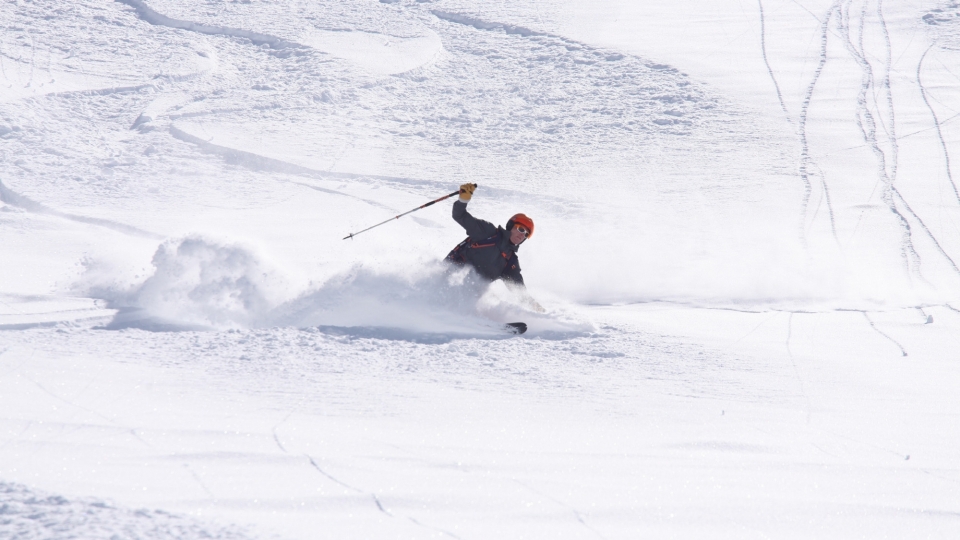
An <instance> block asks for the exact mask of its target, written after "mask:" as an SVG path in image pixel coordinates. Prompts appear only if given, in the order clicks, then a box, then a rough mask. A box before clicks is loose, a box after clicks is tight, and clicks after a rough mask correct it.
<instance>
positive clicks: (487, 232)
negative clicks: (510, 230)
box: [453, 184, 497, 240]
mask: <svg viewBox="0 0 960 540" xmlns="http://www.w3.org/2000/svg"><path fill="white" fill-rule="evenodd" d="M472 195H473V184H464V185H463V186H460V200H458V201H457V202H455V203H453V220H454V221H456V222H457V223H459V224H460V226H461V227H463V229H464V230H465V231H467V236H469V237H470V238H471V239H472V240H484V239H486V238H490V237H491V236H493V235H494V234H495V233H496V232H497V226H496V225H494V224H493V223H490V222H489V221H484V220H482V219H477V218H475V217H473V216H471V215H470V212H467V202H469V201H470V197H471V196H472Z"/></svg>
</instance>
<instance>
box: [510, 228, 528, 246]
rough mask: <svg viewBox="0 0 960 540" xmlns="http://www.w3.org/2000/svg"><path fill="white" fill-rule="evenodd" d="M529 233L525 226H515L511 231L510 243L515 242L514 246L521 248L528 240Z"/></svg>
mask: <svg viewBox="0 0 960 540" xmlns="http://www.w3.org/2000/svg"><path fill="white" fill-rule="evenodd" d="M527 233H528V231H527V228H526V227H524V226H523V225H514V226H513V228H512V229H510V241H511V242H513V244H514V245H517V246H519V245H520V244H521V243H522V242H523V241H524V240H526V239H527Z"/></svg>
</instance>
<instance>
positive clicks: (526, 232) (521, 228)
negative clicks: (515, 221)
mask: <svg viewBox="0 0 960 540" xmlns="http://www.w3.org/2000/svg"><path fill="white" fill-rule="evenodd" d="M513 230H515V231H517V232H519V233H520V234H522V235H523V236H524V237H526V236H527V235H529V234H530V231H529V230H528V229H527V228H526V227H524V226H523V225H514V226H513Z"/></svg>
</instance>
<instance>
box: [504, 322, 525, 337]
mask: <svg viewBox="0 0 960 540" xmlns="http://www.w3.org/2000/svg"><path fill="white" fill-rule="evenodd" d="M504 328H505V329H506V330H507V332H511V333H514V334H518V335H519V334H522V333H524V332H526V331H527V323H522V322H512V323H507V324H505V325H504Z"/></svg>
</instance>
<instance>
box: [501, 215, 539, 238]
mask: <svg viewBox="0 0 960 540" xmlns="http://www.w3.org/2000/svg"><path fill="white" fill-rule="evenodd" d="M514 225H523V226H524V227H526V228H527V230H528V231H530V232H528V233H527V238H533V220H532V219H530V218H529V217H527V215H526V214H515V215H514V216H513V217H512V218H510V220H509V221H507V230H508V231H512V230H513V226H514Z"/></svg>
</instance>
